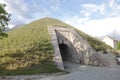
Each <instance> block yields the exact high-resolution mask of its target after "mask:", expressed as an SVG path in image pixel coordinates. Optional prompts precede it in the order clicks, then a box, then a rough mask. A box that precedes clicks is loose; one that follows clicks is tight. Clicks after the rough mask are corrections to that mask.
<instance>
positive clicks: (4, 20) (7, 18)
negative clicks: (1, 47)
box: [0, 4, 10, 36]
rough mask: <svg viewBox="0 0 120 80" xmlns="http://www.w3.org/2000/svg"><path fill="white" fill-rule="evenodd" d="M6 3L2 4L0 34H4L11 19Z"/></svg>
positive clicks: (0, 8) (0, 9)
mask: <svg viewBox="0 0 120 80" xmlns="http://www.w3.org/2000/svg"><path fill="white" fill-rule="evenodd" d="M5 7H6V5H5V4H0V36H4V35H5V33H3V32H4V29H5V26H6V25H8V22H9V21H10V14H9V13H8V12H7V11H6V10H5Z"/></svg>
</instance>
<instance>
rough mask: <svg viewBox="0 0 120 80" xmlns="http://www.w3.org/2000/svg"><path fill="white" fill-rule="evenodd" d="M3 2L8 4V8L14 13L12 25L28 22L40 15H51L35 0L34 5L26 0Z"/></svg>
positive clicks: (7, 0)
mask: <svg viewBox="0 0 120 80" xmlns="http://www.w3.org/2000/svg"><path fill="white" fill-rule="evenodd" d="M3 3H5V4H6V5H7V7H6V10H7V11H8V12H9V13H10V14H11V15H12V16H11V21H10V25H18V24H23V23H28V22H30V21H33V20H35V19H38V18H40V17H44V16H46V15H49V12H48V10H46V9H45V8H44V7H42V6H40V5H38V4H39V3H36V2H35V1H34V2H33V3H32V5H30V4H29V2H25V0H15V1H12V0H4V1H3Z"/></svg>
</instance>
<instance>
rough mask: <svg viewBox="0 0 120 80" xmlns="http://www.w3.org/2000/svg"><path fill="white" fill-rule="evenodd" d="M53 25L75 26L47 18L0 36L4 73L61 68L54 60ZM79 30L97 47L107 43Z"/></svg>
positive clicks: (2, 73)
mask: <svg viewBox="0 0 120 80" xmlns="http://www.w3.org/2000/svg"><path fill="white" fill-rule="evenodd" d="M51 25H58V26H67V27H71V26H70V25H68V24H65V23H63V22H61V21H59V20H56V19H53V18H43V19H40V20H37V21H34V22H32V23H30V24H26V25H24V26H22V27H20V28H16V29H14V30H11V31H9V32H8V37H7V38H3V39H0V75H16V74H36V73H48V72H56V71H58V69H57V68H56V66H55V65H54V63H53V61H52V56H53V47H52V44H51V41H50V36H49V34H48V28H47V26H51ZM76 31H77V32H78V33H80V35H81V36H82V37H83V38H84V39H85V40H87V41H88V42H89V43H90V45H92V47H93V48H95V49H96V50H99V49H100V48H101V49H102V47H103V46H106V45H104V44H103V43H101V42H99V41H97V40H95V39H93V38H92V37H90V36H89V35H86V34H85V33H83V32H81V31H79V30H77V29H76ZM95 41H96V43H98V44H97V45H96V44H95ZM93 43H94V44H93ZM101 45H103V46H101ZM104 50H105V49H104Z"/></svg>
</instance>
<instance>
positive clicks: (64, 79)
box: [0, 62, 120, 80]
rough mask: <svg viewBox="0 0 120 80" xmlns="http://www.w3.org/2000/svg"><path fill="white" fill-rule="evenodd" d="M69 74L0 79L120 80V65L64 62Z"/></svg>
mask: <svg viewBox="0 0 120 80" xmlns="http://www.w3.org/2000/svg"><path fill="white" fill-rule="evenodd" d="M65 68H66V70H68V71H70V72H71V73H69V74H64V75H55V74H49V75H31V76H10V77H7V76H6V77H2V78H0V80H120V66H117V67H114V68H113V67H111V68H110V67H109V68H108V67H93V66H84V65H80V64H75V63H70V62H65Z"/></svg>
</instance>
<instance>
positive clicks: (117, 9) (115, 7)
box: [109, 0, 120, 17]
mask: <svg viewBox="0 0 120 80" xmlns="http://www.w3.org/2000/svg"><path fill="white" fill-rule="evenodd" d="M109 7H110V8H111V9H112V10H111V14H110V16H111V17H119V16H120V5H119V3H118V2H117V0H111V1H110V2H109Z"/></svg>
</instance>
